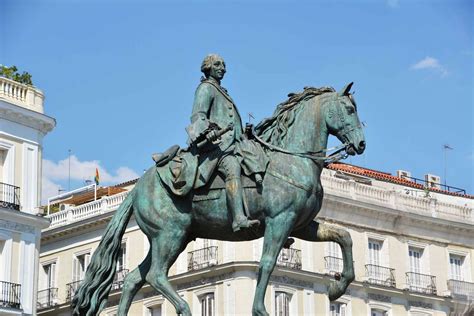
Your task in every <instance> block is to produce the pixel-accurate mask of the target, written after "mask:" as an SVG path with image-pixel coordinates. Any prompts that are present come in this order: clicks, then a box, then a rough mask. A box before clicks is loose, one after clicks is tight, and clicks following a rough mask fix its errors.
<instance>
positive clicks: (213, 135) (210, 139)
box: [206, 130, 219, 143]
mask: <svg viewBox="0 0 474 316" xmlns="http://www.w3.org/2000/svg"><path fill="white" fill-rule="evenodd" d="M217 138H219V136H218V135H217V131H216V130H212V131H210V132H209V133H207V134H206V140H207V141H208V142H210V143H212V142H213V141H215V140H216V139H217Z"/></svg>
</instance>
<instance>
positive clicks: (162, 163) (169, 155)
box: [152, 145, 257, 200]
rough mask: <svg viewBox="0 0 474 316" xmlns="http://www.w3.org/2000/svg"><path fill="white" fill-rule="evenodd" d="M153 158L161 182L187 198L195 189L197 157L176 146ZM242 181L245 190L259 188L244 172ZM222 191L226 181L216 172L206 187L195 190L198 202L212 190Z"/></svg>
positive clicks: (174, 192)
mask: <svg viewBox="0 0 474 316" xmlns="http://www.w3.org/2000/svg"><path fill="white" fill-rule="evenodd" d="M152 158H153V160H154V161H155V163H156V171H157V173H158V175H159V176H160V179H161V181H162V182H163V184H164V185H165V186H166V187H167V188H168V189H169V190H170V191H171V192H172V193H173V194H174V195H177V196H185V195H187V194H188V193H189V192H190V191H191V190H192V189H193V188H194V183H195V181H196V176H197V171H198V158H197V156H196V155H193V154H192V153H191V152H189V151H187V150H184V149H180V147H179V146H178V145H174V146H172V147H170V148H169V149H168V150H166V151H165V152H164V153H161V154H154V155H153V156H152ZM241 179H242V187H243V188H257V184H256V183H255V181H254V180H253V179H252V178H250V177H248V176H247V175H245V174H244V173H243V172H242V176H241ZM221 189H225V179H224V178H223V177H222V175H221V174H220V173H218V172H215V173H214V175H212V177H211V178H210V179H209V181H208V182H207V184H206V185H204V186H203V187H201V188H198V189H196V190H195V194H194V195H195V198H196V199H198V200H206V198H204V197H203V196H204V195H207V194H208V193H209V192H210V191H211V190H221ZM199 196H201V198H199ZM211 199H212V198H211Z"/></svg>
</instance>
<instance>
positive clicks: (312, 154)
mask: <svg viewBox="0 0 474 316" xmlns="http://www.w3.org/2000/svg"><path fill="white" fill-rule="evenodd" d="M320 105H321V103H320V100H319V99H318V111H320V110H321V109H320V108H321V106H320ZM318 125H319V124H318ZM352 130H354V128H351V129H349V130H346V129H345V128H344V130H343V131H342V133H341V136H342V137H343V139H345V140H346V142H344V143H343V144H341V145H338V146H334V147H331V148H324V149H321V150H318V151H305V152H293V151H289V150H286V149H283V148H281V147H278V146H275V145H272V144H270V143H268V142H266V141H264V140H263V139H261V138H260V137H259V136H258V135H257V133H255V130H254V129H252V136H253V137H254V138H255V139H256V140H257V141H258V142H259V143H260V144H262V145H263V146H265V147H266V148H268V149H270V150H272V151H277V152H281V153H283V154H287V155H292V156H297V157H302V158H307V159H311V160H313V161H315V162H320V161H322V162H324V165H328V164H330V163H333V162H336V161H339V160H342V159H346V158H347V157H348V154H347V153H346V152H345V151H346V149H347V148H348V146H349V144H348V143H347V137H346V134H347V133H348V132H350V131H352ZM333 150H334V152H333V153H331V154H330V155H327V156H324V157H321V156H320V154H324V153H327V152H329V151H333Z"/></svg>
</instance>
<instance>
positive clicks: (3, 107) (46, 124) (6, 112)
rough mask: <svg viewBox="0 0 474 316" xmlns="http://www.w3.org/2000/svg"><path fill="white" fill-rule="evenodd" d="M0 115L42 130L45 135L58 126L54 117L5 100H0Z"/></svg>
mask: <svg viewBox="0 0 474 316" xmlns="http://www.w3.org/2000/svg"><path fill="white" fill-rule="evenodd" d="M0 117H2V118H4V119H6V120H9V121H12V122H15V123H18V124H22V125H25V126H28V127H31V128H33V129H35V130H38V131H40V132H41V133H42V134H43V135H46V134H47V133H49V132H50V131H51V130H52V129H53V128H54V127H55V126H56V120H55V119H54V118H52V117H50V116H47V115H45V114H42V113H39V112H36V111H32V110H29V109H25V108H23V107H20V106H17V105H14V104H11V103H8V102H6V101H4V100H0Z"/></svg>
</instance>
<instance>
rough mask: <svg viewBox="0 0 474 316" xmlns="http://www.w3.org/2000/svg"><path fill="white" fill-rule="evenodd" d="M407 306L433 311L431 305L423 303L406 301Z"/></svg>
mask: <svg viewBox="0 0 474 316" xmlns="http://www.w3.org/2000/svg"><path fill="white" fill-rule="evenodd" d="M408 305H410V306H411V307H420V308H426V309H433V304H431V303H425V302H421V301H408Z"/></svg>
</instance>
